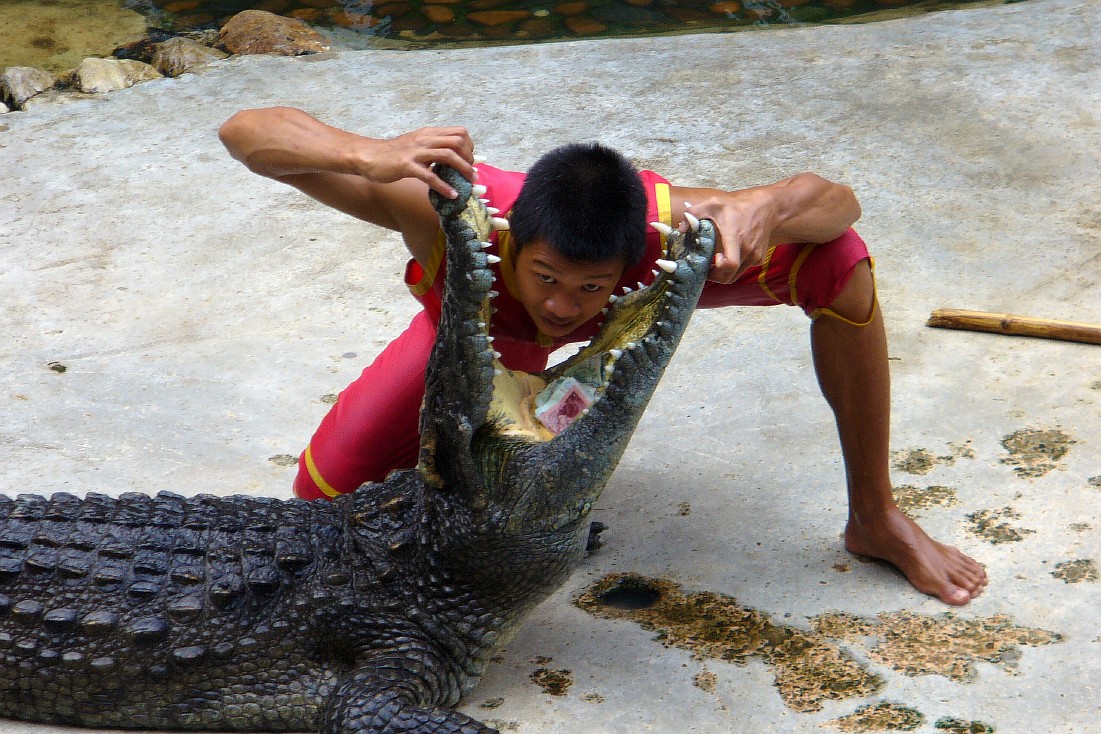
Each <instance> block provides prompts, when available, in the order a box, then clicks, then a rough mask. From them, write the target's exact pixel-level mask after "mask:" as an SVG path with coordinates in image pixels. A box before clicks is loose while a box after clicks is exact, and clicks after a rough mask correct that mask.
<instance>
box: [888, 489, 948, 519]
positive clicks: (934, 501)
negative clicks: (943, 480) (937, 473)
mask: <svg viewBox="0 0 1101 734" xmlns="http://www.w3.org/2000/svg"><path fill="white" fill-rule="evenodd" d="M893 491H894V496H895V502H896V503H897V504H898V507H899V509H900V510H902V511H903V512H904V513H906V514H907V515H911V516H912V515H915V514H917V513H918V511H919V510H925V509H928V508H930V507H937V506H940V507H950V506H952V505H954V504H956V502H958V501H959V499H958V497H957V496H956V490H955V489H953V488H952V487H945V486H944V485H941V484H934V485H932V486H929V487H926V488H925V489H919V488H918V487H915V486H913V485H909V484H904V485H902V486H901V487H895V488H894V490H893Z"/></svg>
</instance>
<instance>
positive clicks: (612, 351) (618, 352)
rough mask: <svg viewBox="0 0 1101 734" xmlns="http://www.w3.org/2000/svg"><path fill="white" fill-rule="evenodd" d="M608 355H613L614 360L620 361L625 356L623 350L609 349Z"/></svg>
mask: <svg viewBox="0 0 1101 734" xmlns="http://www.w3.org/2000/svg"><path fill="white" fill-rule="evenodd" d="M608 354H610V355H612V359H619V358H620V357H622V356H623V350H622V349H609V350H608Z"/></svg>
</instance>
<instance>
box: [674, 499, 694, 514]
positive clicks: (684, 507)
mask: <svg viewBox="0 0 1101 734" xmlns="http://www.w3.org/2000/svg"><path fill="white" fill-rule="evenodd" d="M677 514H678V515H680V516H681V517H688V516H689V515H691V514H692V505H691V504H689V503H688V502H681V503H680V504H679V505H677Z"/></svg>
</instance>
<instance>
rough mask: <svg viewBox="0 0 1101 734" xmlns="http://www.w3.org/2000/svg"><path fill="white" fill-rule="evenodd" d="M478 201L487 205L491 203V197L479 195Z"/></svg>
mask: <svg viewBox="0 0 1101 734" xmlns="http://www.w3.org/2000/svg"><path fill="white" fill-rule="evenodd" d="M478 201H480V202H481V203H482V206H485V205H486V204H488V203H489V199H483V198H482V197H480V196H479V197H478Z"/></svg>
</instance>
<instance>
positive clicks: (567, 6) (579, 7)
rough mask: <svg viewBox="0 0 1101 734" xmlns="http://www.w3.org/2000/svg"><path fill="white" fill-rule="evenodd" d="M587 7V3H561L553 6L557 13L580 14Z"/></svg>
mask: <svg viewBox="0 0 1101 734" xmlns="http://www.w3.org/2000/svg"><path fill="white" fill-rule="evenodd" d="M588 9H589V4H588V3H562V4H561V5H555V6H554V12H555V13H557V14H558V15H581V14H582V13H584V12H585V11H586V10H588Z"/></svg>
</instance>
